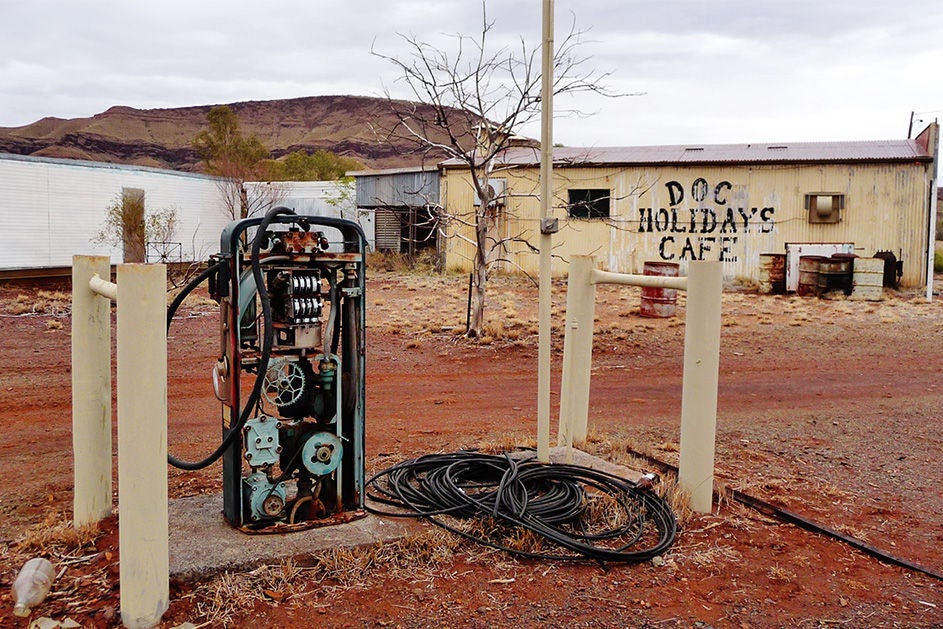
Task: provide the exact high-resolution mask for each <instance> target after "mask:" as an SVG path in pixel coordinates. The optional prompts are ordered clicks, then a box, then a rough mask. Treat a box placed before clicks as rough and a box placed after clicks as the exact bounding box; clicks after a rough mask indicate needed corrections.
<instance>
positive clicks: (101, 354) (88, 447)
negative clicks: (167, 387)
mask: <svg viewBox="0 0 943 629" xmlns="http://www.w3.org/2000/svg"><path fill="white" fill-rule="evenodd" d="M110 271H111V261H110V260H109V259H108V256H73V257H72V453H73V454H72V457H73V465H74V469H73V475H74V476H73V477H74V483H73V484H74V487H73V496H72V523H73V526H76V527H80V526H83V525H85V524H91V523H94V522H98V521H99V520H101V519H102V518H105V517H107V516H109V515H111V492H112V483H111V303H110V302H108V301H107V300H105V299H102V298H100V297H99V295H97V294H96V293H95V292H94V291H93V290H91V289H90V288H86V287H89V286H90V282H91V281H92V280H93V279H94V278H97V277H98V276H99V275H98V274H99V273H102V274H104V275H106V276H107V275H109V273H110Z"/></svg>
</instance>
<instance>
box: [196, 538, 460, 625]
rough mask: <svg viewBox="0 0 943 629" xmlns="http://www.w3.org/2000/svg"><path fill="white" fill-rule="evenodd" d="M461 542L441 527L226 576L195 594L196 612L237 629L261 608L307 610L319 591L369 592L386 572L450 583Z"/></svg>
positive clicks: (209, 621)
mask: <svg viewBox="0 0 943 629" xmlns="http://www.w3.org/2000/svg"><path fill="white" fill-rule="evenodd" d="M461 543H462V540H461V538H459V537H458V536H456V535H453V534H452V533H449V532H448V531H446V530H444V529H441V528H439V527H436V526H429V527H427V528H426V529H425V530H424V531H423V532H422V533H420V534H418V535H413V536H410V537H407V538H404V539H402V540H400V541H398V542H395V543H390V544H376V545H374V546H367V547H362V548H344V547H334V548H330V549H327V550H323V551H320V552H317V553H313V554H312V555H311V556H310V558H309V559H308V560H307V561H305V562H304V563H305V564H306V565H304V566H302V565H299V564H298V563H296V562H295V561H293V560H291V559H289V560H286V561H283V562H281V563H280V564H277V565H264V566H260V567H258V568H256V569H255V570H252V571H250V572H245V573H231V572H225V573H223V574H221V575H219V576H217V577H215V578H213V579H212V580H210V581H209V582H207V583H206V584H204V585H202V586H201V587H199V588H197V589H196V591H195V592H194V597H195V604H194V605H195V608H196V610H197V612H198V613H199V614H200V616H201V619H202V620H203V623H204V625H205V626H213V627H218V626H232V625H233V623H234V622H235V617H236V616H238V615H240V614H244V613H246V612H249V611H250V610H252V609H253V608H254V607H255V606H256V605H258V604H260V603H267V604H272V605H278V604H283V605H287V606H290V607H295V606H300V605H302V604H303V605H304V606H305V609H306V610H311V609H312V608H314V609H315V610H316V609H317V607H318V606H317V605H314V606H312V605H311V603H310V602H308V601H304V597H305V596H306V595H308V594H310V593H311V592H314V591H320V592H324V591H329V590H331V589H337V588H359V587H366V586H367V585H368V583H369V582H370V581H371V580H373V579H375V578H376V577H377V576H378V575H379V574H380V573H381V572H382V574H383V575H384V576H385V577H388V578H392V579H402V580H405V581H409V582H413V583H416V582H431V581H432V580H434V579H438V578H447V577H448V576H449V573H448V572H447V568H448V566H449V565H450V562H451V561H452V559H453V556H454V552H455V550H456V549H457V548H458V547H459V546H460V544H461Z"/></svg>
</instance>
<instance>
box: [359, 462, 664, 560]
mask: <svg viewBox="0 0 943 629" xmlns="http://www.w3.org/2000/svg"><path fill="white" fill-rule="evenodd" d="M366 489H367V497H368V498H370V499H371V500H372V501H374V502H377V503H382V504H386V505H391V506H394V507H396V508H398V509H402V510H405V511H386V510H382V509H379V508H377V507H375V506H372V505H369V504H368V505H367V510H368V511H371V512H373V513H376V514H379V515H384V516H390V517H417V518H426V519H428V520H429V521H431V522H433V523H435V524H436V525H438V526H441V527H443V528H445V529H447V530H449V531H452V532H453V533H455V534H457V535H460V536H462V537H464V538H466V539H469V540H472V541H474V542H477V543H479V544H482V545H485V546H488V547H491V548H496V549H498V550H503V551H506V552H508V553H512V554H515V555H519V556H523V557H532V558H539V559H547V560H593V561H597V562H600V563H604V562H621V563H638V562H643V561H647V560H650V559H651V558H653V557H655V556H656V555H660V554H663V553H664V552H665V551H667V550H668V548H669V547H670V546H671V545H672V544H673V543H674V540H675V537H676V535H677V531H678V526H677V521H676V519H675V516H674V513H673V512H672V511H671V508H670V507H669V506H668V504H667V503H666V502H665V501H664V500H663V499H662V498H660V497H659V496H658V495H656V494H655V493H653V492H652V491H650V490H649V489H647V488H644V487H641V486H639V485H638V484H636V483H634V482H632V481H629V480H627V479H624V478H620V477H618V476H614V475H612V474H608V473H606V472H602V471H599V470H594V469H591V468H588V467H582V466H579V465H563V464H550V463H540V462H538V461H537V460H536V459H535V458H533V457H532V456H531V458H523V459H519V458H515V457H512V456H510V455H488V454H482V453H478V452H468V451H462V452H456V453H452V454H433V455H427V456H423V457H420V458H418V459H413V460H409V461H404V462H402V463H399V464H397V465H394V466H393V467H390V468H388V469H386V470H383V471H381V472H379V473H378V474H376V475H375V476H373V477H372V478H371V479H370V480H368V481H367V484H366ZM594 501H599V502H601V503H603V504H606V505H607V509H608V511H607V513H608V514H609V516H610V517H609V518H608V521H607V522H605V523H600V522H598V521H593V520H594V518H593V517H591V516H592V514H591V513H589V510H588V509H587V507H588V505H589V504H590V503H592V502H594ZM443 515H446V516H452V517H454V518H458V519H470V518H491V519H493V520H496V521H497V522H500V523H501V524H503V525H505V526H511V527H519V528H522V529H525V530H528V531H531V532H533V533H535V534H537V535H539V536H540V537H541V538H543V540H546V541H547V542H549V543H550V546H549V547H548V549H547V550H540V549H537V550H534V549H531V550H526V549H522V548H518V547H510V546H508V545H507V544H502V543H499V542H496V541H493V540H491V539H486V538H485V537H483V536H481V535H475V534H473V533H470V532H468V531H466V530H462V529H460V528H457V527H456V526H452V525H450V524H448V523H447V522H446V521H445V520H444V519H442V518H441V517H439V516H443ZM595 519H596V520H598V519H599V518H598V514H597V517H596V518H595Z"/></svg>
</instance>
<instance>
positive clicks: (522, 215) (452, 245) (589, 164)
mask: <svg viewBox="0 0 943 629" xmlns="http://www.w3.org/2000/svg"><path fill="white" fill-rule="evenodd" d="M938 129H939V127H938V126H937V125H936V124H934V125H931V126H930V127H928V128H927V129H926V130H925V131H924V132H923V133H921V134H920V135H919V136H918V137H917V138H916V139H912V140H893V141H869V142H828V143H818V142H815V143H782V144H736V145H733V144H732V145H697V146H694V145H691V146H653V147H626V148H566V147H558V148H555V149H554V156H553V161H554V173H553V194H554V200H553V216H554V217H556V218H558V219H559V225H560V230H559V232H558V233H557V234H556V235H554V238H553V246H554V249H553V254H554V261H553V265H554V266H553V271H554V273H555V274H561V273H565V271H566V264H567V262H568V260H569V258H570V256H572V255H575V254H588V255H595V256H596V257H597V259H598V260H599V262H600V264H601V266H603V267H604V268H606V269H608V270H610V271H616V272H624V273H641V272H642V270H643V265H644V263H645V262H646V261H650V260H651V261H659V260H660V261H671V262H677V263H679V264H680V265H681V268H680V271H681V273H682V274H684V273H685V272H686V265H687V263H688V262H689V261H691V260H720V261H721V262H723V265H724V276H725V278H727V279H734V278H738V277H742V278H745V279H751V280H756V279H757V278H758V275H759V262H760V254H761V253H785V252H786V245H787V243H848V244H853V249H854V252H855V253H856V254H858V255H861V256H867V257H870V256H873V255H874V254H875V253H876V252H878V251H891V252H893V253H894V254H895V255H896V257H897V259H899V260H902V261H903V277H902V278H901V283H902V285H905V286H920V285H923V284H924V282H925V281H926V277H927V273H926V269H927V263H928V254H927V252H928V243H929V238H931V237H932V236H931V235H930V234H931V233H932V223H931V220H932V217H931V213H932V211H933V210H934V209H935V197H936V184H935V177H936V170H937V156H938V134H939V130H938ZM539 162H540V153H539V150H538V149H534V148H512V149H509V150H508V152H507V153H506V154H505V155H504V156H503V158H502V159H501V160H500V163H499V164H497V165H496V168H495V172H494V175H493V176H492V177H493V179H495V180H496V181H492V182H491V183H492V184H493V185H494V186H495V189H496V190H500V189H502V188H503V189H505V190H506V191H505V194H504V195H502V196H501V197H500V200H499V203H498V211H497V216H498V219H497V223H498V226H497V229H496V237H497V238H498V239H499V240H503V244H502V245H501V251H500V252H499V253H498V254H497V255H492V258H505V259H507V260H508V262H506V263H504V262H502V263H499V264H503V265H505V266H506V267H507V268H508V269H509V270H510V269H513V268H514V267H518V268H520V269H522V270H524V271H527V272H531V273H535V272H536V270H537V257H538V256H536V255H534V254H533V250H532V249H531V246H529V245H532V246H533V247H536V245H537V236H538V225H539V213H540V208H539ZM440 166H441V168H442V177H443V184H442V197H443V199H445V202H444V208H445V213H446V214H447V215H455V216H461V215H464V216H466V217H468V216H471V215H472V212H473V211H474V208H475V204H476V202H477V197H476V195H475V193H474V191H473V190H472V186H471V179H470V174H469V170H468V168H467V166H464V165H463V164H461V163H459V162H458V161H456V160H450V161H446V162H443V163H442V164H441V165H440ZM452 224H453V225H457V224H458V223H456V222H453V223H452ZM464 235H465V236H470V235H471V231H470V230H468V231H466V232H464ZM515 239H521V240H524V241H526V242H527V243H529V244H522V243H520V242H517V241H516V240H515ZM445 248H446V251H445V255H446V261H445V262H446V264H447V265H448V266H450V267H456V266H460V267H463V268H465V269H468V268H470V267H471V261H472V260H473V258H474V249H473V247H472V245H471V244H470V242H469V239H468V238H450V239H447V241H446V244H445ZM930 262H931V264H932V260H931V261H930Z"/></svg>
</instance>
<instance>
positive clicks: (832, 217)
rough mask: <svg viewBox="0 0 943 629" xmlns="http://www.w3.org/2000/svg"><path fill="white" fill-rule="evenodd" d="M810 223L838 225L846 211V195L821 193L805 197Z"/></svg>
mask: <svg viewBox="0 0 943 629" xmlns="http://www.w3.org/2000/svg"><path fill="white" fill-rule="evenodd" d="M805 209H807V210H809V222H810V223H837V222H839V221H840V220H841V211H842V210H844V209H845V195H843V194H832V193H825V192H819V193H816V194H807V195H805Z"/></svg>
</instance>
